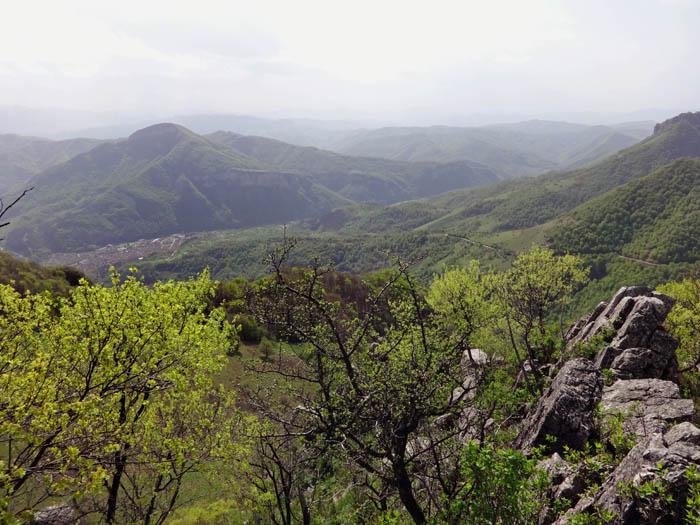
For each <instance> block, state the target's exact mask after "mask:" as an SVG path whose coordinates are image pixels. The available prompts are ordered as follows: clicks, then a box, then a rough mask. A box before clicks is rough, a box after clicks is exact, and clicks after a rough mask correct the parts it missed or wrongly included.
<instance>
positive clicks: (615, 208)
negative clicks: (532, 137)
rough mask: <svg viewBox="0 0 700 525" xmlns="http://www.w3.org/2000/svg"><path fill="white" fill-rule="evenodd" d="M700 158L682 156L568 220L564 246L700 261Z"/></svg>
mask: <svg viewBox="0 0 700 525" xmlns="http://www.w3.org/2000/svg"><path fill="white" fill-rule="evenodd" d="M699 203H700V160H695V159H692V160H691V159H680V160H676V161H674V162H672V163H671V164H668V165H666V166H664V167H662V168H659V169H658V170H656V171H654V172H652V173H651V174H649V175H647V176H646V177H644V178H642V179H639V180H635V181H632V182H629V183H627V184H625V185H623V186H620V187H619V188H616V189H614V190H612V191H610V192H608V193H606V194H604V195H602V196H600V197H598V198H596V199H593V200H591V201H589V202H587V203H586V204H584V205H583V206H580V207H579V208H576V209H575V210H574V211H573V212H571V214H570V215H568V216H566V217H563V218H562V223H563V225H562V226H559V227H558V228H556V229H555V230H553V231H552V233H551V242H552V245H553V246H554V247H555V248H557V249H558V250H565V251H571V252H576V253H619V254H622V255H625V256H628V257H633V258H639V259H643V260H646V261H649V262H653V263H670V262H696V261H698V260H700V243H698V239H700V207H699V206H698V204H699Z"/></svg>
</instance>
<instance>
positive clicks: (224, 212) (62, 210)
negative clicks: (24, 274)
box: [6, 124, 350, 255]
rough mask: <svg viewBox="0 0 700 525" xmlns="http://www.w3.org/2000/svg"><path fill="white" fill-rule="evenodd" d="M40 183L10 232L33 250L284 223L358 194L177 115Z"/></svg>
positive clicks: (11, 241)
mask: <svg viewBox="0 0 700 525" xmlns="http://www.w3.org/2000/svg"><path fill="white" fill-rule="evenodd" d="M30 184H31V185H33V186H34V187H35V190H34V191H33V192H32V193H31V195H29V196H28V198H26V200H25V201H23V202H22V207H21V210H22V211H23V212H24V213H22V215H21V216H19V217H17V218H14V219H13V221H12V225H11V226H10V228H11V230H10V231H9V234H8V235H7V241H6V246H7V247H8V248H9V249H11V250H13V251H15V252H18V253H22V254H28V255H37V254H41V253H47V252H59V251H77V250H80V249H86V248H90V247H96V246H101V245H104V244H107V243H114V242H121V241H130V240H136V239H139V238H152V237H158V236H161V235H165V234H169V233H174V232H188V231H203V230H211V229H220V228H232V227H243V226H255V225H258V224H269V223H280V222H285V221H289V220H292V219H297V218H301V217H305V216H309V215H313V214H315V213H321V212H323V211H327V210H330V209H332V208H334V207H336V206H339V205H342V204H348V203H349V202H350V201H348V200H346V199H344V198H343V197H341V196H340V195H338V194H336V193H334V192H332V191H330V190H328V189H327V188H324V187H322V186H320V185H319V184H317V183H315V182H314V181H313V180H312V179H311V178H309V177H307V176H303V175H299V174H295V173H290V172H284V171H280V170H276V169H268V168H266V167H265V166H264V165H262V164H261V163H259V162H257V161H255V160H253V159H250V158H248V157H245V156H244V155H241V154H240V153H238V152H236V151H234V150H231V149H230V148H227V147H226V146H223V145H221V144H218V143H215V142H211V141H208V140H206V139H204V138H203V137H200V136H198V135H195V134H194V133H192V132H190V131H188V130H186V129H185V128H182V127H180V126H176V125H173V124H159V125H156V126H151V127H149V128H146V129H143V130H140V131H138V132H136V133H134V134H133V135H131V136H130V137H129V138H128V139H126V140H123V141H120V142H116V143H105V144H101V145H99V146H97V147H96V148H94V149H93V150H91V151H89V152H87V153H84V154H82V155H79V156H77V157H74V158H73V159H71V160H69V161H67V162H65V163H63V164H60V165H58V166H55V167H53V168H50V169H49V170H47V171H45V172H43V173H41V174H39V175H37V176H36V177H34V178H32V179H31V181H30Z"/></svg>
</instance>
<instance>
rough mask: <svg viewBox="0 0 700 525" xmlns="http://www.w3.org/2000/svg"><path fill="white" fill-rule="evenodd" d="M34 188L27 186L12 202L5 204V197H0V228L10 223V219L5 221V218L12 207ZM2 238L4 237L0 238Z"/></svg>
mask: <svg viewBox="0 0 700 525" xmlns="http://www.w3.org/2000/svg"><path fill="white" fill-rule="evenodd" d="M33 189H34V188H27V189H25V190H23V191H22V192H21V193H20V194H19V195H18V196H16V197H14V198H13V199H12V200H11V201H10V204H5V202H4V201H3V199H1V198H0V228H4V227H5V226H8V225H9V224H10V221H4V222H2V221H3V218H4V217H5V215H6V214H7V213H8V212H9V211H10V209H12V207H13V206H14V205H15V204H17V203H18V202H19V201H20V200H21V199H22V198H23V197H24V196H25V195H26V194H27V193H29V192H30V191H32V190H33ZM0 240H2V239H0Z"/></svg>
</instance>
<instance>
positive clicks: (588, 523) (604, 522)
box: [569, 505, 616, 525]
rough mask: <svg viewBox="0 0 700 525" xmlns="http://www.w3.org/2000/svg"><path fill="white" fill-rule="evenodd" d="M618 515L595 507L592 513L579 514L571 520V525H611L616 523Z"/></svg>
mask: <svg viewBox="0 0 700 525" xmlns="http://www.w3.org/2000/svg"><path fill="white" fill-rule="evenodd" d="M615 517H616V514H615V513H614V512H609V511H607V510H604V509H601V508H600V507H598V506H597V505H595V506H594V508H593V511H592V512H579V513H578V514H575V515H574V516H573V517H572V518H571V519H570V520H569V523H570V524H571V525H611V524H612V523H614V521H613V520H614V519H615Z"/></svg>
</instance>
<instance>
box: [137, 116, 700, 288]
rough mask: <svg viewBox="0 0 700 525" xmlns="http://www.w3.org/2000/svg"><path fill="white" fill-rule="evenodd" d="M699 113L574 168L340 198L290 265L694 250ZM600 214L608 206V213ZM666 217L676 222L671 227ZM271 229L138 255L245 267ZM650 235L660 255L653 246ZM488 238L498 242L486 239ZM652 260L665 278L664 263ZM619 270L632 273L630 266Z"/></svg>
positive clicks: (170, 265) (672, 254)
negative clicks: (397, 194) (388, 202)
mask: <svg viewBox="0 0 700 525" xmlns="http://www.w3.org/2000/svg"><path fill="white" fill-rule="evenodd" d="M699 118H700V114H691V113H687V114H682V115H679V116H677V117H675V118H673V119H669V120H668V121H666V122H664V123H663V124H660V125H658V126H656V130H655V133H654V135H652V136H650V137H648V138H647V139H645V140H643V141H641V142H640V143H638V144H636V145H634V146H631V147H629V148H626V149H624V150H622V151H620V152H618V153H615V154H613V155H612V156H611V157H609V158H607V159H605V160H603V161H601V162H599V163H597V164H595V165H592V166H589V167H586V168H582V169H575V170H570V171H562V172H552V173H549V174H544V175H541V176H539V177H534V178H533V177H523V178H518V179H513V180H505V181H501V182H498V183H496V184H493V185H489V186H483V187H478V188H471V189H463V190H454V191H450V192H446V193H444V194H441V195H439V196H435V197H431V198H428V199H422V200H419V201H412V202H408V203H402V204H398V205H394V206H389V207H386V206H380V205H368V204H365V205H353V206H346V207H342V208H338V209H336V210H334V211H333V212H331V213H328V214H325V215H322V216H321V217H318V218H316V219H313V220H309V221H306V222H304V223H303V224H299V225H297V226H296V227H295V228H294V229H293V231H294V233H295V234H296V235H297V236H298V237H299V238H300V240H301V241H302V243H301V244H302V246H305V247H306V248H305V250H304V252H303V253H301V254H299V258H298V259H295V260H294V264H307V263H308V259H307V257H309V256H310V254H311V253H315V254H320V255H321V256H322V257H328V258H330V259H332V260H333V261H334V262H335V263H336V264H337V265H338V266H339V268H341V269H345V270H352V271H369V270H372V269H377V268H379V267H381V265H382V264H386V259H385V258H384V259H383V258H382V255H381V254H382V253H383V252H384V251H385V250H387V249H390V250H391V251H392V252H394V253H396V254H400V255H403V256H405V257H415V256H421V257H423V258H422V259H421V262H420V265H419V267H420V268H419V272H424V273H423V275H424V276H425V277H428V278H429V276H430V275H432V273H433V272H434V271H436V269H439V268H441V267H444V266H445V265H448V266H449V265H453V264H462V263H464V262H465V261H468V260H469V259H471V258H474V257H478V258H481V259H482V260H483V259H491V258H493V257H494V256H498V255H499V254H501V255H504V254H506V253H507V252H509V251H517V250H520V249H524V248H527V247H528V246H529V244H530V243H531V242H533V241H537V242H540V243H542V242H545V241H546V240H547V239H548V238H550V237H551V238H552V243H553V244H552V246H554V247H555V248H557V249H558V250H560V251H562V252H579V253H583V254H586V253H588V254H594V255H595V254H606V253H607V254H610V257H609V259H608V260H609V262H608V263H606V264H607V266H608V270H606V271H603V273H601V274H600V275H598V277H600V278H602V277H604V276H605V275H607V274H608V273H609V272H610V271H613V270H614V267H616V266H615V265H618V264H626V263H624V261H623V260H621V259H618V257H619V255H627V256H632V257H638V258H641V259H647V260H648V262H650V263H656V262H662V263H665V262H672V261H690V260H691V259H693V257H694V256H693V254H694V253H695V251H693V250H690V249H689V248H688V247H689V246H696V245H697V242H696V240H695V239H696V237H694V235H695V234H694V232H695V229H696V226H695V225H694V224H695V223H694V222H693V221H695V219H696V217H697V211H696V208H697V204H696V202H697V200H696V199H695V198H694V195H695V192H696V191H697V187H700V173H699V172H698V169H697V168H698V161H684V160H677V159H683V158H689V157H690V158H698V157H700V131H699V129H700V128H699V127H698V119H699ZM241 140H242V139H241ZM647 181H648V183H647ZM666 187H668V191H669V192H670V193H668V195H667V196H666V197H663V195H664V193H663V192H661V189H662V188H666ZM664 191H666V190H665V189H664ZM660 192H661V193H660ZM578 206H581V208H578ZM632 216H633V218H634V220H632V223H634V224H637V225H638V226H639V229H638V230H635V233H634V235H632V236H631V237H630V236H629V233H624V232H628V231H629V229H628V228H627V227H622V226H620V225H621V224H623V223H624V221H626V220H628V217H632ZM600 217H608V219H607V222H606V221H601V219H600ZM611 218H613V219H614V220H613V219H611ZM630 220H631V219H630ZM615 221H617V223H616V224H613V225H612V226H610V225H609V224H608V223H611V222H613V223H615ZM669 221H672V222H675V223H677V224H678V225H680V226H678V227H677V228H675V227H674V228H675V229H674V228H670V229H669V228H667V226H668V224H669ZM601 224H602V226H601ZM605 224H608V225H609V226H610V228H612V231H618V230H617V229H616V228H618V227H620V228H622V229H621V230H620V232H619V233H618V234H616V235H618V237H613V238H612V239H611V240H610V239H608V240H606V238H605V237H603V236H601V235H600V233H599V232H597V230H596V228H598V227H602V228H603V229H604V231H608V230H609V228H607V227H606V226H605ZM664 231H666V232H669V234H670V236H669V237H668V239H669V242H668V243H659V242H658V241H659V239H660V238H663V236H664ZM567 232H568V233H567ZM674 232H675V233H674ZM280 235H281V232H280V230H275V229H270V230H256V231H252V230H251V232H250V234H246V235H240V234H232V235H226V234H223V233H222V234H220V235H218V236H216V237H212V238H210V239H209V238H208V239H206V240H202V241H201V242H200V241H195V242H193V243H191V244H190V245H188V246H186V247H185V249H184V250H183V251H182V252H181V253H179V254H177V255H176V256H175V257H169V258H168V260H167V261H166V260H164V259H160V260H159V259H155V260H154V261H153V262H146V261H144V262H143V263H142V264H141V265H140V266H141V267H142V268H143V269H144V271H145V272H146V273H147V274H148V275H149V277H150V278H158V277H163V276H173V275H184V274H187V273H191V272H193V271H196V269H197V268H199V267H200V265H201V264H207V265H210V266H211V267H212V271H213V272H214V273H215V274H217V272H219V273H218V275H220V276H221V277H222V278H223V277H225V276H231V275H237V274H240V273H242V272H249V273H246V275H248V276H253V275H260V273H256V272H264V268H263V267H261V266H259V265H256V264H257V263H256V261H258V260H260V259H261V258H262V256H263V255H264V252H265V249H266V247H268V246H270V245H271V244H274V242H276V240H279V238H280ZM557 239H558V241H557ZM638 239H639V240H638ZM599 241H600V242H599ZM654 243H656V244H657V246H658V247H659V249H663V250H665V253H666V255H661V254H660V252H658V251H657V252H655V251H654V250H653V249H652V248H650V247H653V245H654ZM494 246H495V247H496V250H495V251H494V249H493V248H489V247H494ZM596 256H598V255H596ZM382 261H383V262H382ZM617 261H620V262H619V263H618V262H617ZM203 262H204V263H203ZM629 264H632V265H637V266H639V265H638V263H629ZM642 268H644V267H642ZM648 268H649V269H650V270H651V269H653V268H652V267H648ZM659 268H660V269H659V271H660V272H662V273H663V272H665V273H663V275H665V278H666V279H668V278H669V274H668V271H670V270H668V269H663V268H661V267H659ZM625 271H626V272H627V275H628V276H629V272H630V271H631V270H630V269H629V268H627V269H626V270H625ZM655 271H656V270H655ZM673 271H678V269H676V270H673ZM647 278H649V279H651V277H649V276H647ZM659 279H660V278H659ZM659 282H664V281H663V280H660V281H659ZM610 286H619V283H616V284H610ZM605 293H608V292H607V291H606V292H605ZM591 300H593V299H591Z"/></svg>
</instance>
